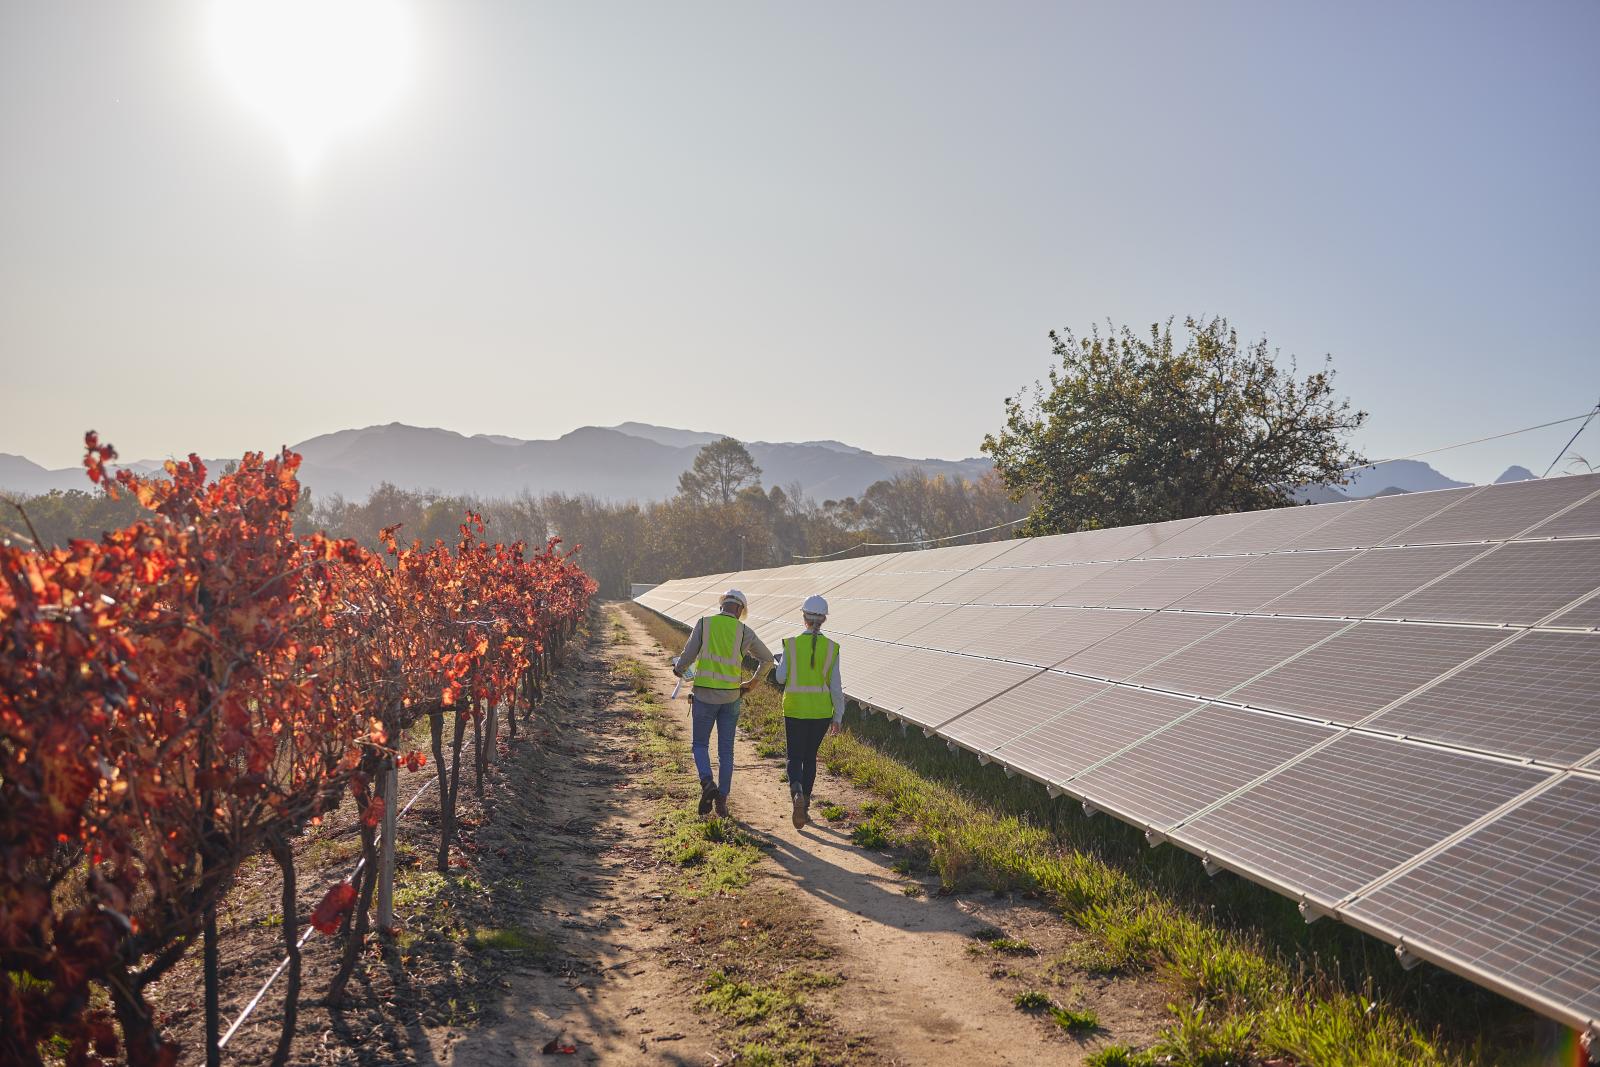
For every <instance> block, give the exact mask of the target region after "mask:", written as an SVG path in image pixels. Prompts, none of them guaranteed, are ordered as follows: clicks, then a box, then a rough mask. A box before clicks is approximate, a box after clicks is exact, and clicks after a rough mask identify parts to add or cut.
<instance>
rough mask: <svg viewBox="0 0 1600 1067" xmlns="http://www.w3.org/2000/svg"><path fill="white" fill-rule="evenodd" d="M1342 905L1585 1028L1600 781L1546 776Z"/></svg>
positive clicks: (1597, 932) (1595, 969) (1598, 933)
mask: <svg viewBox="0 0 1600 1067" xmlns="http://www.w3.org/2000/svg"><path fill="white" fill-rule="evenodd" d="M1343 911H1344V912H1345V913H1346V914H1347V915H1348V916H1349V917H1351V918H1352V919H1354V920H1357V921H1359V922H1360V923H1361V924H1363V925H1367V926H1369V927H1376V928H1379V929H1381V930H1383V931H1385V932H1387V933H1388V935H1389V936H1390V937H1391V938H1395V939H1398V938H1400V937H1404V938H1405V941H1406V944H1407V945H1408V946H1410V947H1412V948H1413V949H1415V950H1417V951H1419V952H1423V953H1426V954H1428V955H1430V956H1434V957H1436V958H1437V957H1443V958H1444V959H1446V960H1449V961H1455V962H1457V963H1458V964H1462V965H1465V967H1466V968H1468V969H1470V970H1472V971H1474V972H1476V973H1478V974H1483V975H1488V976H1491V978H1492V979H1493V980H1494V981H1496V982H1497V983H1498V984H1500V986H1501V988H1502V989H1504V990H1506V991H1507V992H1509V993H1511V994H1512V995H1513V996H1517V997H1519V999H1522V1000H1524V1001H1527V1000H1532V999H1536V1000H1537V1002H1538V1003H1539V1006H1540V1007H1541V1008H1542V1009H1543V1010H1545V1011H1551V1010H1552V1009H1555V1010H1556V1011H1558V1012H1560V1013H1561V1014H1562V1015H1563V1016H1564V1017H1565V1020H1566V1021H1567V1023H1568V1025H1572V1026H1579V1027H1581V1026H1585V1025H1587V1023H1588V1020H1591V1019H1595V1018H1600V781H1596V780H1595V779H1592V778H1585V777H1582V776H1573V777H1568V778H1565V779H1563V780H1561V781H1558V782H1556V783H1555V784H1554V785H1552V786H1551V787H1550V788H1549V789H1546V790H1544V791H1543V792H1541V793H1538V794H1536V795H1535V796H1532V797H1530V798H1528V799H1527V800H1524V801H1523V802H1522V803H1521V804H1519V805H1517V807H1515V808H1513V809H1512V810H1511V811H1509V812H1506V813H1505V814H1504V815H1501V816H1500V817H1499V818H1498V819H1496V820H1494V821H1493V822H1491V823H1489V824H1488V825H1487V826H1484V827H1481V828H1480V829H1478V830H1476V831H1474V832H1473V833H1472V834H1470V835H1468V836H1467V837H1465V838H1463V839H1462V840H1460V841H1458V842H1456V843H1455V844H1453V845H1451V846H1449V847H1448V848H1445V849H1444V850H1443V851H1441V852H1439V853H1438V854H1437V855H1435V856H1433V857H1431V858H1429V859H1427V860H1425V861H1424V862H1423V863H1421V864H1420V865H1418V866H1416V867H1414V868H1413V869H1411V870H1409V871H1407V872H1406V873H1404V874H1402V875H1400V876H1399V877H1397V878H1394V879H1393V880H1391V881H1389V882H1386V883H1385V884H1383V885H1381V886H1379V887H1378V888H1377V889H1375V890H1373V891H1372V892H1370V893H1368V894H1366V895H1365V896H1363V897H1360V898H1358V899H1357V900H1356V901H1354V902H1353V903H1352V904H1350V905H1348V906H1347V907H1346V908H1344V909H1343ZM1529 994H1532V995H1533V996H1532V997H1530V996H1529Z"/></svg>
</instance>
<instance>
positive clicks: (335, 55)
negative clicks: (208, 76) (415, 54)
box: [207, 0, 412, 175]
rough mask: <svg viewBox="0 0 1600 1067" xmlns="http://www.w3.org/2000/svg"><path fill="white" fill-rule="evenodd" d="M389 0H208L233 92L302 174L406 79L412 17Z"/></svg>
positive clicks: (379, 109)
mask: <svg viewBox="0 0 1600 1067" xmlns="http://www.w3.org/2000/svg"><path fill="white" fill-rule="evenodd" d="M408 15H409V13H408V12H407V11H406V10H405V9H404V8H402V7H401V5H400V4H399V3H398V2H396V0H215V2H214V3H213V4H212V5H211V9H210V12H209V22H208V25H207V31H208V33H207V36H208V43H209V45H210V49H211V54H212V57H213V59H214V60H215V62H216V64H217V66H218V67H219V69H220V70H221V72H222V75H223V77H224V78H225V79H226V81H227V82H228V84H229V86H230V87H231V88H232V90H233V91H234V93H235V94H236V95H237V96H238V97H239V99H240V100H241V101H242V102H243V103H244V104H245V105H246V106H247V107H249V108H250V109H251V110H252V111H254V112H255V113H257V114H258V115H259V116H260V117H261V118H262V119H264V120H265V121H267V122H268V123H269V124H270V125H272V126H273V127H275V128H276V129H277V131H278V133H279V134H280V135H281V136H282V137H283V140H284V143H285V146H286V147H287V149H288V151H289V156H290V159H291V161H292V162H293V165H294V167H295V170H296V171H297V172H298V173H299V174H301V175H307V174H309V173H310V172H311V171H313V170H315V169H316V166H317V164H318V162H319V161H320V160H321V159H322V157H323V155H324V153H325V152H326V151H327V150H328V148H329V146H330V145H332V144H333V143H334V142H335V141H336V140H337V139H338V138H339V137H341V136H342V135H344V134H346V133H348V132H350V131H351V130H353V129H355V128H357V127H359V126H361V125H364V124H366V123H369V122H371V121H372V120H374V119H376V118H377V117H378V116H380V115H381V114H382V113H383V112H384V111H385V110H387V109H388V108H389V107H390V106H391V105H392V104H393V103H394V102H395V100H396V99H397V98H398V97H399V96H400V94H401V91H402V90H403V89H404V88H405V86H406V83H407V82H408V81H409V79H410V74H411V64H412V26H411V20H410V18H409V17H408Z"/></svg>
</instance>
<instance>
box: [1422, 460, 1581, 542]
mask: <svg viewBox="0 0 1600 1067" xmlns="http://www.w3.org/2000/svg"><path fill="white" fill-rule="evenodd" d="M1596 489H1600V484H1597V479H1596V478H1595V477H1594V476H1592V475H1591V476H1590V477H1588V478H1530V479H1529V480H1528V481H1525V482H1512V483H1510V484H1508V485H1502V486H1497V487H1495V491H1494V492H1492V493H1475V494H1473V496H1471V497H1470V498H1468V499H1466V500H1463V501H1462V502H1461V503H1459V504H1457V505H1456V506H1455V507H1453V508H1451V509H1450V510H1449V511H1446V512H1443V513H1441V514H1438V515H1435V516H1434V517H1432V518H1430V519H1428V520H1426V521H1425V522H1421V523H1419V524H1417V525H1416V526H1414V527H1412V528H1411V529H1409V530H1406V531H1404V532H1403V533H1399V534H1396V535H1395V536H1394V537H1392V538H1390V541H1391V542H1394V543H1400V542H1404V543H1405V544H1411V545H1424V544H1431V543H1435V542H1443V541H1503V540H1505V539H1506V538H1509V537H1515V536H1517V535H1518V534H1519V533H1522V532H1523V531H1525V530H1528V529H1529V528H1530V527H1536V526H1538V525H1539V524H1541V523H1542V522H1544V521H1545V520H1546V519H1547V518H1549V517H1551V516H1553V515H1555V514H1556V512H1558V511H1561V510H1563V509H1565V508H1567V507H1569V506H1571V505H1573V504H1575V503H1577V502H1579V501H1580V500H1582V499H1583V498H1584V497H1586V496H1588V495H1589V494H1591V493H1593V492H1594V491H1595V490H1596Z"/></svg>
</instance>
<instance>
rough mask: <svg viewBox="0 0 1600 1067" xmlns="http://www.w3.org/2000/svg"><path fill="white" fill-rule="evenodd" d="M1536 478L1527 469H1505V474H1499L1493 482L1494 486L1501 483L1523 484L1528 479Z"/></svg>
mask: <svg viewBox="0 0 1600 1067" xmlns="http://www.w3.org/2000/svg"><path fill="white" fill-rule="evenodd" d="M1537 477H1538V475H1536V474H1534V473H1533V472H1532V471H1531V470H1529V469H1528V468H1527V467H1507V468H1506V469H1505V473H1503V474H1501V475H1500V477H1498V478H1496V479H1495V480H1494V484H1495V485H1499V484H1501V483H1502V482H1525V481H1527V480H1528V479H1529V478H1537Z"/></svg>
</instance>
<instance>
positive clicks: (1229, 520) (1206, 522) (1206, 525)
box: [1141, 511, 1267, 559]
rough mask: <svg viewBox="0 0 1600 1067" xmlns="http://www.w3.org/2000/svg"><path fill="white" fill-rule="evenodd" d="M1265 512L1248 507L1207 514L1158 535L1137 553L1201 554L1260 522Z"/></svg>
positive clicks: (1172, 556) (1145, 554)
mask: <svg viewBox="0 0 1600 1067" xmlns="http://www.w3.org/2000/svg"><path fill="white" fill-rule="evenodd" d="M1266 515H1267V513H1266V512H1264V511H1248V512H1243V513H1240V514H1235V515H1211V516H1208V517H1206V518H1204V519H1201V520H1200V521H1199V522H1197V523H1195V524H1194V525H1193V526H1189V527H1187V528H1185V529H1183V530H1180V531H1178V532H1176V533H1174V534H1173V535H1172V536H1171V537H1167V538H1164V539H1162V540H1161V541H1160V542H1159V543H1157V544H1155V545H1153V546H1152V547H1150V548H1148V549H1146V550H1145V551H1144V552H1143V553H1141V555H1142V556H1143V557H1145V558H1147V559H1153V558H1156V557H1162V558H1167V559H1170V558H1174V557H1180V556H1202V555H1206V554H1207V553H1209V552H1210V551H1211V548H1212V546H1213V545H1216V544H1217V543H1218V542H1220V541H1225V540H1227V539H1228V538H1230V537H1233V536H1235V535H1236V534H1239V533H1241V532H1243V531H1244V530H1248V529H1249V528H1250V527H1252V526H1255V525H1256V524H1257V523H1259V522H1261V521H1262V520H1263V519H1264V518H1265V517H1266Z"/></svg>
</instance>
